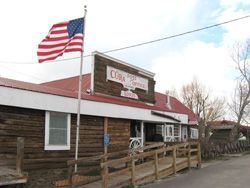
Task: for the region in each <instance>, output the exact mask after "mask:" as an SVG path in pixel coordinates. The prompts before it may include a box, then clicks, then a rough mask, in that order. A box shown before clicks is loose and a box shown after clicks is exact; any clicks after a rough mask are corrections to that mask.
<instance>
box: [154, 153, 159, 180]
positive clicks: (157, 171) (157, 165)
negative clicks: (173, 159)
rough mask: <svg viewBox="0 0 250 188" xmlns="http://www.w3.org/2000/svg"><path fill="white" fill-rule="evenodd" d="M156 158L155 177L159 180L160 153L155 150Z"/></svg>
mask: <svg viewBox="0 0 250 188" xmlns="http://www.w3.org/2000/svg"><path fill="white" fill-rule="evenodd" d="M154 159H155V161H154V162H155V179H156V180H158V179H159V163H158V162H159V161H158V153H157V152H155V156H154Z"/></svg>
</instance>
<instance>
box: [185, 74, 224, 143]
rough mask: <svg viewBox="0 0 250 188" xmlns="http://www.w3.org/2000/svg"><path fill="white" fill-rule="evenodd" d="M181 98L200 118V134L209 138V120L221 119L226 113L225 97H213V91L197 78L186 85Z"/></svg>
mask: <svg viewBox="0 0 250 188" xmlns="http://www.w3.org/2000/svg"><path fill="white" fill-rule="evenodd" d="M180 100H181V101H182V102H183V103H184V104H185V105H186V106H187V107H189V108H190V109H191V110H192V111H193V112H194V113H195V114H196V115H197V116H198V118H199V128H200V135H202V136H203V135H204V136H205V138H207V139H206V140H208V138H209V130H210V129H209V127H208V126H207V121H213V120H216V119H220V118H222V117H223V116H224V115H225V104H226V103H225V99H220V98H218V97H217V98H213V97H212V96H211V91H210V90H208V89H207V88H206V87H205V86H204V85H202V84H201V83H200V82H199V81H198V80H197V79H193V81H192V82H191V83H190V84H187V85H184V86H183V87H182V89H181V92H180Z"/></svg>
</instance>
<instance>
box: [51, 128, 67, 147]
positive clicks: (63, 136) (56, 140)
mask: <svg viewBox="0 0 250 188" xmlns="http://www.w3.org/2000/svg"><path fill="white" fill-rule="evenodd" d="M49 145H67V129H53V128H52V129H50V134H49Z"/></svg>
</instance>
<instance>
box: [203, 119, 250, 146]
mask: <svg viewBox="0 0 250 188" xmlns="http://www.w3.org/2000/svg"><path fill="white" fill-rule="evenodd" d="M207 124H208V125H209V126H210V129H211V136H210V139H209V141H210V142H212V143H229V142H232V141H234V138H235V135H234V134H235V133H234V131H233V129H234V128H235V126H236V125H237V123H236V122H234V121H229V120H222V121H211V122H208V123H207ZM239 134H240V135H239V139H244V140H246V139H248V140H249V136H250V127H248V126H244V125H240V133H239ZM236 138H238V136H236Z"/></svg>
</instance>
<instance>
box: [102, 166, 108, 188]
mask: <svg viewBox="0 0 250 188" xmlns="http://www.w3.org/2000/svg"><path fill="white" fill-rule="evenodd" d="M108 173H109V172H108V166H107V165H106V164H105V165H103V168H102V188H107V187H108Z"/></svg>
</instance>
